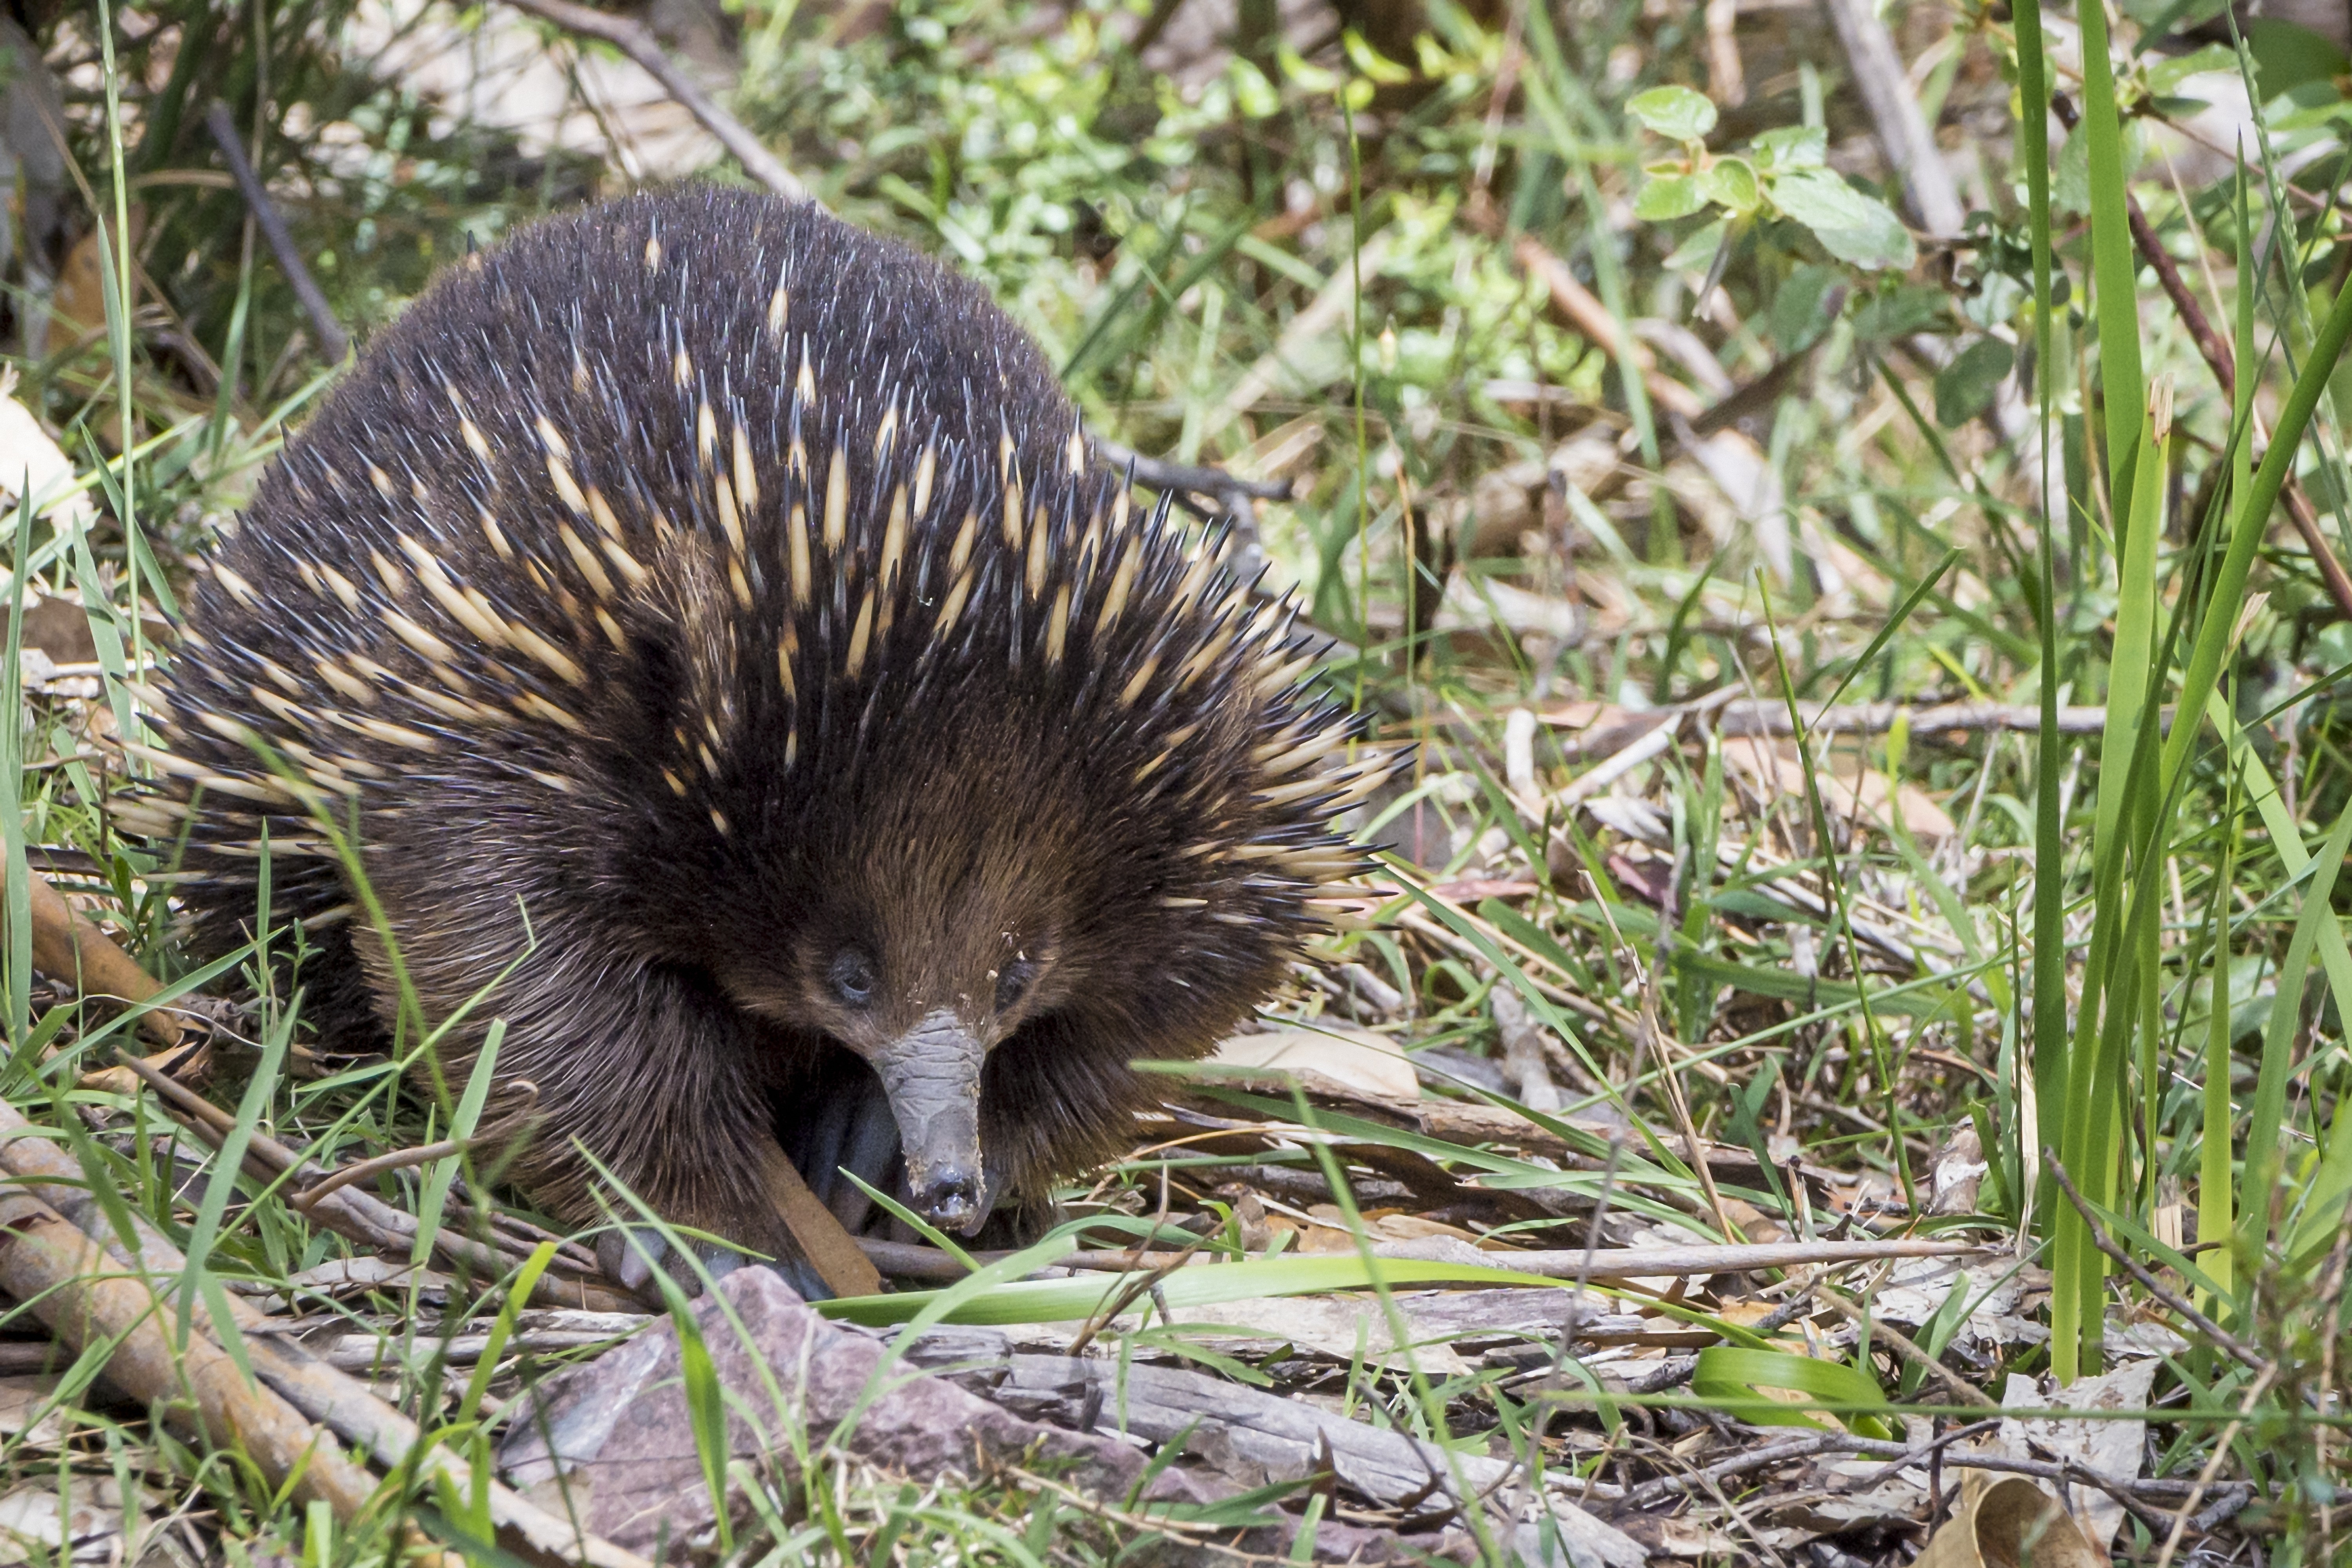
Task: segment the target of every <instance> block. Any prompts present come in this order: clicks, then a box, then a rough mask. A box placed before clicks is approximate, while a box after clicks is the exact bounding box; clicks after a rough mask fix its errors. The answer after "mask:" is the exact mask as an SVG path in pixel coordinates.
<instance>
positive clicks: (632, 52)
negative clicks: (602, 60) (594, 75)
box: [507, 0, 816, 202]
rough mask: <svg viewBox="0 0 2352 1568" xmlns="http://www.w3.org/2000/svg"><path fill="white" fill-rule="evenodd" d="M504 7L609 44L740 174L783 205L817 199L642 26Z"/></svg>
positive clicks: (554, 3) (532, 5)
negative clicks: (780, 199)
mask: <svg viewBox="0 0 2352 1568" xmlns="http://www.w3.org/2000/svg"><path fill="white" fill-rule="evenodd" d="M507 4H508V5H511V6H513V7H514V8H515V9H516V10H518V11H520V12H521V13H522V14H523V15H525V16H536V17H538V18H539V19H540V20H541V21H542V22H551V23H553V24H554V25H555V26H558V27H561V28H562V29H563V30H564V31H565V32H567V33H577V34H579V35H580V36H581V37H583V38H594V39H596V40H597V41H598V42H599V43H605V44H610V45H612V46H613V47H614V48H616V49H618V50H620V51H621V52H622V53H623V54H625V55H626V56H628V57H629V58H631V59H633V60H635V62H636V63H637V64H638V66H639V67H641V68H643V69H644V71H645V73H646V75H647V76H649V77H651V78H653V79H654V80H656V82H659V83H660V84H661V89H662V90H663V91H664V92H666V93H667V94H669V95H670V97H671V98H673V99H675V100H677V104H678V106H679V107H680V108H682V109H684V110H686V111H687V112H688V114H691V115H693V116H694V118H695V120H696V121H698V123H699V124H700V125H701V127H702V128H703V129H704V130H705V131H708V132H710V134H711V135H712V136H713V137H714V138H716V139H717V141H718V142H719V145H720V146H722V147H724V148H726V149H727V151H728V152H729V153H732V154H733V155H734V158H735V161H736V162H737V163H740V164H742V165H743V172H744V173H745V174H749V175H751V177H752V178H753V179H755V180H757V181H759V182H760V184H763V185H765V186H767V187H768V189H769V190H771V191H773V192H774V193H775V194H776V195H780V196H782V197H783V198H784V199H785V200H787V201H794V202H813V201H814V200H815V199H816V198H815V197H814V196H813V195H810V194H809V188H808V186H806V185H805V184H802V183H801V180H800V177H799V176H798V175H796V174H793V172H792V171H791V170H790V169H787V168H785V167H784V165H783V163H782V160H780V159H779V158H777V156H776V155H775V154H774V153H771V152H769V151H768V149H767V146H766V144H765V143H763V142H761V140H760V139H759V138H758V137H757V136H754V135H752V134H751V131H750V130H749V129H747V128H746V127H745V126H744V124H743V122H742V121H740V120H738V119H736V118H735V117H734V116H733V115H731V114H730V113H728V112H727V111H726V110H723V109H721V108H719V105H718V104H717V103H715V102H713V101H712V100H711V98H710V95H709V93H707V92H705V91H703V90H702V89H700V88H699V87H697V86H696V85H695V83H694V79H693V78H691V77H689V76H688V75H687V74H686V72H685V71H683V70H681V69H679V68H678V65H677V61H675V60H673V59H671V58H669V56H668V55H667V53H666V52H664V50H663V48H662V47H661V44H660V42H659V41H658V40H656V38H655V37H654V36H653V33H652V32H651V30H649V29H648V28H647V27H646V25H645V24H644V23H642V22H639V21H635V20H633V19H631V18H627V17H623V16H612V15H610V14H609V13H606V12H604V11H597V10H592V9H591V8H589V7H588V6H586V5H574V4H573V3H572V0H507Z"/></svg>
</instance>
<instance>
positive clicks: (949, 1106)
mask: <svg viewBox="0 0 2352 1568" xmlns="http://www.w3.org/2000/svg"><path fill="white" fill-rule="evenodd" d="M872 820H873V819H871V818H869V819H868V821H869V822H871V821H872ZM889 820H890V814H888V813H887V812H885V813H882V814H880V821H881V822H882V823H884V824H887V823H889ZM1043 836H1044V835H1041V832H1040V825H1039V824H1038V822H1037V820H1036V818H1035V816H1034V815H1033V814H1028V813H1023V814H1015V815H1014V816H1013V820H1012V821H1010V822H1002V821H1001V823H1000V826H999V828H998V830H997V831H988V830H985V829H983V830H982V831H980V832H978V833H977V834H975V835H973V836H972V837H970V838H964V839H956V838H948V837H943V836H942V835H941V834H940V832H939V830H938V827H937V826H936V825H935V824H933V825H929V826H928V830H927V831H926V832H924V833H922V834H919V835H915V836H911V837H910V836H908V835H905V834H902V833H899V832H898V831H897V829H896V826H877V827H875V828H874V830H873V831H869V832H866V833H859V834H856V835H855V838H856V839H857V840H861V841H862V842H857V843H856V845H855V847H854V848H850V849H848V851H847V852H846V853H843V854H841V855H839V856H838V857H837V858H835V859H834V860H833V862H832V864H833V866H834V868H835V880H834V882H833V885H832V886H831V887H830V888H829V889H827V890H826V892H825V893H824V894H823V895H821V896H820V898H819V899H818V900H815V901H814V907H813V908H811V907H805V906H804V907H803V909H802V910H800V911H799V918H798V919H796V920H794V921H792V922H791V925H790V934H789V935H788V936H787V937H786V938H785V940H784V942H783V944H782V948H781V949H780V950H779V949H771V950H767V951H764V952H762V951H760V950H757V949H754V948H747V949H745V950H743V951H741V952H738V953H737V955H736V956H735V957H733V958H732V959H731V960H726V961H722V963H720V964H719V981H720V983H721V984H723V985H724V986H725V987H726V988H727V989H728V991H729V992H730V994H733V995H734V997H735V998H736V1000H737V1001H738V1003H739V1004H740V1005H742V1006H744V1007H745V1008H746V1009H747V1010H749V1011H751V1012H753V1013H755V1014H758V1015H760V1016H763V1017H766V1018H769V1019H771V1020H772V1021H774V1022H776V1023H778V1024H781V1025H783V1026H787V1027H788V1028H791V1029H793V1030H794V1031H797V1032H802V1033H816V1034H822V1035H824V1036H825V1037H828V1038H829V1039H831V1040H833V1041H835V1043H837V1044H839V1045H841V1046H842V1047H845V1048H846V1049H848V1050H849V1051H851V1052H853V1053H854V1054H856V1056H857V1057H859V1058H861V1059H863V1060H864V1061H865V1062H866V1064H867V1065H868V1066H869V1067H871V1068H873V1069H874V1071H875V1073H876V1075H877V1077H878V1078H879V1079H881V1082H882V1087H883V1089H884V1091H885V1092H886V1093H887V1096H888V1098H889V1101H890V1106H891V1110H892V1112H893V1114H894V1116H895V1118H896V1120H897V1121H898V1130H899V1142H900V1146H901V1148H902V1150H903V1151H904V1152H905V1156H906V1168H907V1184H908V1196H909V1198H910V1200H911V1202H912V1204H913V1206H915V1207H916V1208H917V1209H919V1210H920V1211H921V1212H922V1213H923V1214H924V1215H926V1216H927V1217H928V1218H929V1219H931V1220H932V1221H933V1222H934V1223H936V1224H938V1225H940V1226H943V1227H945V1228H948V1229H950V1230H959V1231H970V1230H973V1229H976V1228H978V1226H980V1224H981V1222H982V1220H983V1219H985V1217H986V1216H987V1214H988V1212H989V1210H990V1208H991V1207H992V1206H993V1202H994V1199H995V1196H996V1194H997V1193H998V1191H999V1190H1000V1189H1001V1186H1002V1184H1003V1178H1004V1175H1005V1173H1004V1172H1003V1170H1001V1169H997V1168H993V1165H992V1163H991V1162H989V1161H988V1160H987V1159H986V1158H985V1157H984V1155H983V1152H982V1115H981V1086H982V1080H983V1076H984V1072H985V1069H986V1067H987V1061H988V1058H989V1056H990V1053H992V1051H994V1050H995V1049H996V1048H997V1047H1000V1046H1002V1045H1003V1044H1005V1043H1006V1042H1007V1041H1009V1040H1011V1039H1013V1037H1015V1036H1017V1035H1019V1034H1020V1033H1021V1031H1022V1030H1023V1029H1024V1027H1027V1026H1031V1025H1033V1024H1035V1023H1036V1022H1038V1021H1039V1020H1042V1019H1044V1018H1045V1017H1047V1016H1050V1015H1052V1014H1054V1013H1055V1011H1056V1010H1057V1009H1059V1008H1061V1007H1063V1006H1064V1005H1066V1004H1067V1003H1068V1002H1069V1000H1070V999H1071V993H1072V990H1073V988H1074V986H1076V985H1078V984H1083V981H1084V973H1085V972H1086V971H1087V969H1088V968H1089V967H1090V966H1089V964H1088V963H1087V960H1086V958H1085V956H1084V955H1083V954H1074V953H1072V952H1070V951H1069V950H1068V947H1067V945H1066V943H1065V942H1064V941H1063V939H1062V932H1063V931H1064V930H1065V928H1066V920H1067V918H1068V917H1067V911H1066V910H1065V909H1064V907H1063V901H1064V900H1066V897H1067V884H1066V881H1065V880H1064V879H1061V878H1059V877H1058V876H1056V875H1055V871H1054V868H1053V867H1054V863H1055V858H1054V857H1052V856H1050V855H1048V856H1045V857H1039V856H1036V855H1034V854H1032V855H1025V856H1024V855H1018V854H1015V853H1013V848H1014V843H1013V840H1015V839H1018V838H1020V837H1028V838H1030V839H1031V841H1032V844H1033V846H1034V843H1035V841H1036V840H1037V838H1039V837H1043ZM1001 1163H1002V1162H1001V1161H999V1162H995V1163H994V1164H1000V1165H1001Z"/></svg>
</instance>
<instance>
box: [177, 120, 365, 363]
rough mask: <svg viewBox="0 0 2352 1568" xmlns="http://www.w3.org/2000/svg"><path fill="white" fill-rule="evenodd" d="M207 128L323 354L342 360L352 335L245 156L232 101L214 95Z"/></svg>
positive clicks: (350, 349) (348, 347) (325, 357)
mask: <svg viewBox="0 0 2352 1568" xmlns="http://www.w3.org/2000/svg"><path fill="white" fill-rule="evenodd" d="M205 130H207V131H209V132H212V133H213V141H214V142H215V143H216V144H217V145H218V146H219V148H220V154H221V162H223V163H226V164H227V165H228V177H229V178H230V179H232V180H234V181H236V190H237V195H241V196H243V197H244V198H245V208H246V211H247V212H249V213H251V214H252V215H253V221H254V225H255V226H256V227H257V228H259V229H260V230H261V237H262V238H263V239H264V240H266V241H268V245H269V254H270V255H272V256H274V257H276V258H278V271H280V272H282V273H284V274H285V275H286V281H287V284H288V286H289V287H290V288H292V289H293V290H294V298H295V300H296V301H297V302H298V303H299V304H300V305H301V307H302V314H303V315H305V316H307V317H309V318H310V333H311V335H312V336H313V337H315V338H317V339H318V340H319V353H320V356H321V357H323V358H324V359H325V360H326V362H327V363H329V364H341V363H342V362H343V358H344V356H345V355H347V354H349V353H351V352H352V335H351V334H350V333H349V332H347V331H343V328H342V324H341V322H339V321H336V320H335V312H334V310H333V308H332V307H331V306H330V305H329V304H328V303H327V296H326V295H325V294H323V293H321V292H320V289H319V280H318V279H315V278H313V277H311V276H310V268H309V266H308V265H306V264H305V263H304V262H303V260H302V252H301V250H300V249H299V247H297V246H296V245H295V243H294V237H293V235H291V234H290V233H289V232H288V231H287V228H286V219H285V218H284V217H283V216H279V214H278V205H277V204H276V203H275V202H273V201H271V200H270V199H269V192H268V189H267V188H266V187H265V186H264V185H263V184H262V183H261V176H260V175H259V174H256V173H255V172H254V167H253V161H252V160H251V159H250V158H247V156H246V155H245V142H244V139H243V138H241V137H240V136H238V135H237V133H236V118H235V117H234V116H233V115H231V114H230V113H229V110H228V105H227V104H226V103H223V102H222V101H221V100H218V99H215V100H213V104H212V107H211V108H210V109H207V110H205Z"/></svg>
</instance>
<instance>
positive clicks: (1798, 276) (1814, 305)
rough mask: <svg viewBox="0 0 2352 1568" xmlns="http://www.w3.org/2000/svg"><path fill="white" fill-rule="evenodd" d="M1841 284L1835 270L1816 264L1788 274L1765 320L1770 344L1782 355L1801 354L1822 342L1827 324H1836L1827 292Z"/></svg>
mask: <svg viewBox="0 0 2352 1568" xmlns="http://www.w3.org/2000/svg"><path fill="white" fill-rule="evenodd" d="M1842 281H1843V278H1842V276H1841V275H1840V273H1839V271H1838V269H1837V268H1834V267H1823V266H1822V265H1821V264H1819V263H1818V262H1811V261H1809V262H1806V263H1804V264H1803V265H1802V266H1800V267H1797V268H1794V269H1792V270H1791V271H1790V274H1789V276H1788V278H1787V279H1784V280H1783V281H1782V282H1781V284H1780V291H1779V292H1778V293H1776V294H1774V295H1773V296H1772V309H1771V311H1770V313H1769V315H1768V316H1767V317H1766V318H1765V320H1766V322H1767V324H1768V326H1769V329H1770V331H1771V333H1772V342H1774V343H1775V344H1776V345H1778V347H1779V348H1780V352H1781V353H1784V354H1793V353H1803V352H1804V351H1805V350H1807V349H1809V348H1811V347H1812V346H1813V344H1815V343H1816V342H1820V341H1821V336H1822V333H1823V332H1825V331H1829V328H1830V323H1831V322H1832V321H1835V320H1837V314H1836V311H1835V310H1834V309H1833V308H1832V303H1831V294H1830V290H1831V289H1835V288H1836V287H1837V286H1838V284H1839V283H1841V282H1842Z"/></svg>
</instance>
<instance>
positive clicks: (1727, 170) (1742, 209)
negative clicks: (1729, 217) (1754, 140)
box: [1698, 158, 1763, 213]
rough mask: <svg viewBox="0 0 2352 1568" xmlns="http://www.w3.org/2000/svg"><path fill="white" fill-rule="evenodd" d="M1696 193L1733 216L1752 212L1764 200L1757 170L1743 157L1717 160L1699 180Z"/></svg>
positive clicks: (1708, 166)
mask: <svg viewBox="0 0 2352 1568" xmlns="http://www.w3.org/2000/svg"><path fill="white" fill-rule="evenodd" d="M1698 189H1699V194H1700V195H1703V196H1705V197H1706V199H1707V200H1708V201H1711V202H1713V203H1715V204H1716V205H1717V206H1724V207H1729V208H1730V209H1731V210H1732V211H1733V212H1736V213H1746V212H1753V211H1755V210H1756V208H1757V206H1758V205H1759V203H1761V201H1762V200H1763V193H1762V191H1761V189H1760V188H1759V186H1758V184H1757V182H1756V170H1755V169H1754V167H1753V166H1752V165H1750V164H1749V163H1748V160H1746V159H1745V158H1718V159H1717V160H1716V161H1715V162H1714V163H1710V164H1709V165H1707V167H1706V171H1705V172H1704V173H1702V174H1700V175H1699V177H1698Z"/></svg>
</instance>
